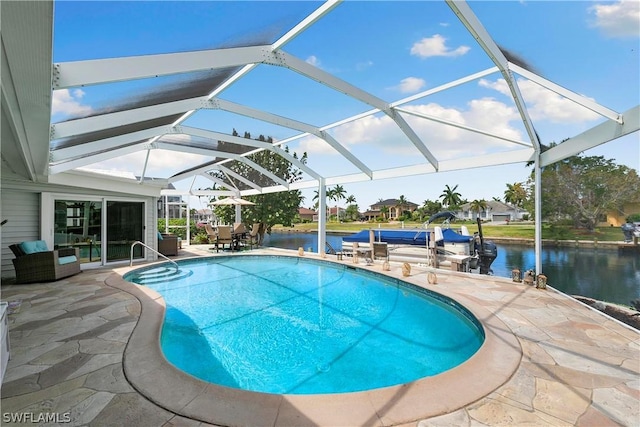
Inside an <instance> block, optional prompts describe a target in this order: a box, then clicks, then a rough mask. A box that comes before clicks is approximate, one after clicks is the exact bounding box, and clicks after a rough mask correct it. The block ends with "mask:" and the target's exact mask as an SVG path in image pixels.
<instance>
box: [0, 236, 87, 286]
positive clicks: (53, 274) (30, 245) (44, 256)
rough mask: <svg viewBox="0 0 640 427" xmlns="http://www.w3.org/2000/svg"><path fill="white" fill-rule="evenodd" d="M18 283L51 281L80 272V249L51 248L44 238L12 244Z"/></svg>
mask: <svg viewBox="0 0 640 427" xmlns="http://www.w3.org/2000/svg"><path fill="white" fill-rule="evenodd" d="M9 248H10V249H11V251H12V252H13V254H14V255H15V256H16V257H15V258H14V259H13V260H12V261H13V267H14V268H15V270H16V283H34V282H51V281H55V280H59V279H62V278H64V277H69V276H73V275H74V274H77V273H80V271H81V270H80V250H79V249H78V248H63V249H55V250H52V251H51V250H49V248H48V247H47V244H46V243H45V242H44V241H43V240H34V241H30V242H22V243H19V244H15V245H10V246H9Z"/></svg>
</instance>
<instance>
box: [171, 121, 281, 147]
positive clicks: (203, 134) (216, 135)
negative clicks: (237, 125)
mask: <svg viewBox="0 0 640 427" xmlns="http://www.w3.org/2000/svg"><path fill="white" fill-rule="evenodd" d="M173 133H177V134H184V135H191V136H198V137H200V138H206V139H211V140H212V144H217V142H218V141H224V142H230V143H232V144H238V145H247V146H249V147H256V148H264V149H270V148H271V147H272V146H273V144H270V143H269V142H266V141H258V140H257V139H250V138H243V137H240V136H233V135H229V134H226V133H222V132H216V131H210V130H206V129H200V128H194V127H191V126H182V125H180V126H175V127H174V128H173Z"/></svg>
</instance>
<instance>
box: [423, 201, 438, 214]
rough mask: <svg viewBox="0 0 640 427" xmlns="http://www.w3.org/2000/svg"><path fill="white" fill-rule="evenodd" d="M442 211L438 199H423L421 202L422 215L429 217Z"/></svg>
mask: <svg viewBox="0 0 640 427" xmlns="http://www.w3.org/2000/svg"><path fill="white" fill-rule="evenodd" d="M441 211H442V203H440V202H439V201H437V200H436V201H431V200H425V201H424V202H422V212H423V214H424V216H426V217H430V216H432V215H435V214H437V213H438V212H441Z"/></svg>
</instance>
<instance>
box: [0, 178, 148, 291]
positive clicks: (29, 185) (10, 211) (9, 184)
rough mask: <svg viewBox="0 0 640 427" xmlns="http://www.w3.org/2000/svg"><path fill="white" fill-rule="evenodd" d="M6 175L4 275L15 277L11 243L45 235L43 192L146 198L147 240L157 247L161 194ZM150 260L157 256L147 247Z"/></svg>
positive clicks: (0, 206)
mask: <svg viewBox="0 0 640 427" xmlns="http://www.w3.org/2000/svg"><path fill="white" fill-rule="evenodd" d="M4 172H5V171H4V170H3V176H2V191H0V218H2V221H4V220H7V223H6V224H5V225H4V226H2V228H1V231H0V241H1V246H0V266H1V271H0V273H1V277H2V278H3V279H5V278H10V277H15V270H14V268H13V263H12V261H11V260H12V259H13V258H14V255H13V253H12V252H11V250H10V249H9V245H11V244H14V243H18V242H22V241H25V240H38V239H41V238H42V237H43V236H42V234H43V233H42V230H41V225H40V224H41V221H40V211H41V206H40V205H41V202H40V200H41V194H42V193H43V192H50V193H60V194H69V195H76V194H77V195H78V196H83V195H84V196H93V197H95V196H98V197H113V198H117V199H119V200H126V199H131V200H142V201H144V202H146V213H145V239H146V244H148V245H149V246H151V247H153V248H156V247H157V239H156V235H157V234H156V233H157V213H156V210H157V209H156V207H157V204H156V200H157V198H154V197H149V196H142V195H136V194H125V193H120V192H109V191H105V190H94V189H92V188H80V187H72V186H65V185H57V184H47V183H33V182H30V181H26V180H24V179H21V178H20V177H17V176H6V175H5V174H4ZM52 215H53V213H52ZM146 255H147V258H146V259H147V260H148V261H152V260H155V259H157V256H156V255H155V254H154V253H153V252H152V251H147V254H146Z"/></svg>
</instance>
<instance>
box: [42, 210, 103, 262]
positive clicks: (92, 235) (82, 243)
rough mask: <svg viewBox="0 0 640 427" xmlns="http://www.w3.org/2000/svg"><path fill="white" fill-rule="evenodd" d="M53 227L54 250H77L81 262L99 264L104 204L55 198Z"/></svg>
mask: <svg viewBox="0 0 640 427" xmlns="http://www.w3.org/2000/svg"><path fill="white" fill-rule="evenodd" d="M53 227H54V232H53V245H54V248H64V247H73V248H78V249H79V251H80V262H81V263H89V262H97V261H100V259H101V257H100V246H101V244H102V201H100V200H58V199H56V200H55V203H54V224H53Z"/></svg>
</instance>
